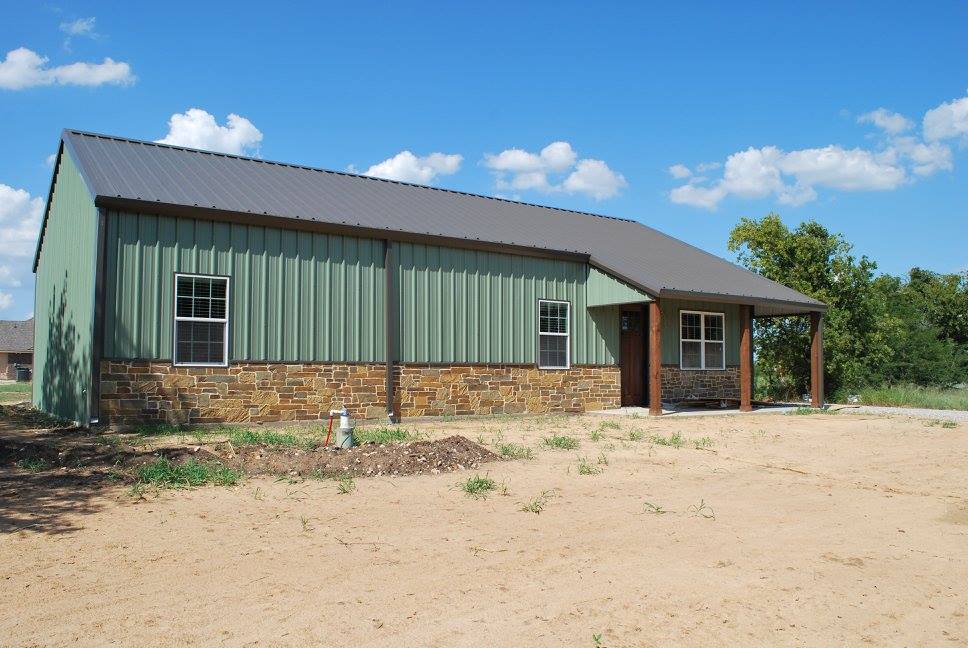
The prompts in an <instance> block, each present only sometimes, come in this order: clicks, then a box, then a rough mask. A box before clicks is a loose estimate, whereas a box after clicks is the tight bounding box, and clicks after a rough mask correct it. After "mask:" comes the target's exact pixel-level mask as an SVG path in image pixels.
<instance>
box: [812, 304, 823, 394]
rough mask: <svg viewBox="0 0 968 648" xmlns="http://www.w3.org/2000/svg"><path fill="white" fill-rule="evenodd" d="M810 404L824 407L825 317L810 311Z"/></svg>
mask: <svg viewBox="0 0 968 648" xmlns="http://www.w3.org/2000/svg"><path fill="white" fill-rule="evenodd" d="M810 406H811V407H823V319H822V316H821V314H820V313H818V312H813V313H810Z"/></svg>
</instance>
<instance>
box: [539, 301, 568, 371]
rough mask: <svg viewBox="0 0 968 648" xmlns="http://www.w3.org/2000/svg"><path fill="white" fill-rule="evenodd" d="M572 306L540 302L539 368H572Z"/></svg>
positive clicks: (559, 302) (564, 302)
mask: <svg viewBox="0 0 968 648" xmlns="http://www.w3.org/2000/svg"><path fill="white" fill-rule="evenodd" d="M570 315H571V304H570V303H568V302H566V301H553V300H548V299H539V300H538V368H539V369H568V368H569V367H570V366H571V336H570V333H571V324H570V322H571V320H570Z"/></svg>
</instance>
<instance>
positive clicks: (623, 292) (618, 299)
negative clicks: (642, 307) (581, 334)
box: [588, 266, 652, 307]
mask: <svg viewBox="0 0 968 648" xmlns="http://www.w3.org/2000/svg"><path fill="white" fill-rule="evenodd" d="M647 301H652V298H651V297H649V296H648V295H646V294H645V293H644V292H642V291H641V290H639V289H637V288H633V287H632V286H630V285H628V284H627V283H625V282H624V281H619V280H618V279H616V278H615V277H612V276H611V275H607V274H605V273H604V272H602V271H601V270H599V269H598V268H595V267H592V266H589V268H588V306H589V307H593V306H609V305H614V304H631V303H636V302H647Z"/></svg>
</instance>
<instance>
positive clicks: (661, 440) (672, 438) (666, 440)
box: [652, 432, 686, 448]
mask: <svg viewBox="0 0 968 648" xmlns="http://www.w3.org/2000/svg"><path fill="white" fill-rule="evenodd" d="M652 443H654V444H656V445H660V446H667V447H670V448H681V447H682V446H684V445H686V440H685V439H684V438H683V437H682V433H681V432H673V433H672V434H670V435H669V436H667V437H664V436H662V435H659V434H657V435H655V436H654V437H652Z"/></svg>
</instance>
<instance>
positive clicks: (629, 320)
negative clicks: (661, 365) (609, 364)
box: [619, 308, 645, 406]
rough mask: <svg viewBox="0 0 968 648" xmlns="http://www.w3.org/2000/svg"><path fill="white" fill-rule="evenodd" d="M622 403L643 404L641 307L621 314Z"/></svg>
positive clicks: (643, 331)
mask: <svg viewBox="0 0 968 648" xmlns="http://www.w3.org/2000/svg"><path fill="white" fill-rule="evenodd" d="M620 319H621V328H622V347H621V350H620V353H621V355H620V356H619V362H620V364H621V367H622V405H636V406H638V405H643V404H645V314H644V313H643V312H642V309H641V308H635V309H623V310H622V314H621V318H620Z"/></svg>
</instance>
